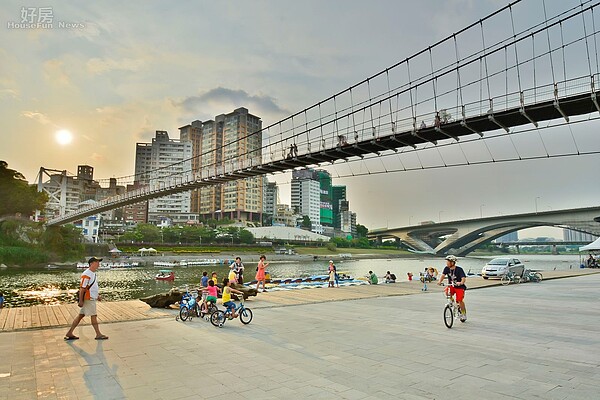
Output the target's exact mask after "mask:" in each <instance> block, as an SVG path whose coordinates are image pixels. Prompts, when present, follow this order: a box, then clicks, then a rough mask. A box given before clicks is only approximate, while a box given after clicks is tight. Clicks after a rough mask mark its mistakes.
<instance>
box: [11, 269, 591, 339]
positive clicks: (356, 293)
mask: <svg viewBox="0 0 600 400" xmlns="http://www.w3.org/2000/svg"><path fill="white" fill-rule="evenodd" d="M596 273H600V270H597V269H595V270H590V269H577V270H569V271H544V272H543V275H544V281H546V280H549V279H558V278H568V277H573V276H581V275H588V274H596ZM467 285H468V286H469V289H470V290H472V289H479V288H485V287H490V286H498V285H500V281H499V280H497V279H494V280H484V279H481V278H470V279H469V280H468V282H467ZM526 285H535V283H527V284H526ZM428 287H429V292H433V291H438V292H439V291H441V290H442V289H441V288H438V287H437V286H436V285H435V283H433V284H428ZM422 288H423V284H422V283H421V282H419V281H418V280H416V281H412V282H399V283H395V284H389V285H386V284H380V285H361V286H345V287H340V288H319V289H301V290H281V291H270V292H267V293H259V295H258V296H257V297H251V298H249V299H248V302H247V306H248V307H250V308H256V309H259V308H269V307H285V306H293V305H301V304H314V303H322V302H329V301H342V300H356V299H366V298H374V297H387V296H405V295H411V294H422V293H428V292H423V291H422V290H421V289H422ZM78 312H79V308H78V307H77V305H76V304H60V305H53V306H44V305H37V306H32V307H15V308H3V309H1V310H0V332H9V331H18V330H24V329H44V328H57V327H66V326H69V325H70V324H71V322H72V321H73V319H74V318H75V317H76V316H77V314H78ZM176 314H177V309H157V308H151V307H150V306H149V305H147V304H146V303H144V302H142V301H140V300H128V301H118V302H99V303H98V321H99V322H100V323H111V322H126V321H139V320H146V319H155V318H166V317H175V315H176ZM82 324H83V325H89V324H90V320H89V318H85V319H84V320H83V321H82Z"/></svg>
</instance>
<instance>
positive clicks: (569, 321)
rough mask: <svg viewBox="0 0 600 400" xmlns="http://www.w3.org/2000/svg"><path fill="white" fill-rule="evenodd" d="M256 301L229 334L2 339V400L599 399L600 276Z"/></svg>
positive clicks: (110, 331) (141, 324)
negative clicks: (250, 316) (248, 318)
mask: <svg viewBox="0 0 600 400" xmlns="http://www.w3.org/2000/svg"><path fill="white" fill-rule="evenodd" d="M436 289H437V290H436V291H432V292H427V293H423V294H422V295H420V296H388V297H376V298H366V299H356V300H353V301H329V302H323V303H320V304H306V305H297V306H294V307H270V308H262V309H261V308H257V309H255V312H254V320H253V321H252V323H251V324H249V325H246V326H245V325H242V324H241V323H240V322H239V321H238V320H233V321H228V322H227V323H226V324H225V326H224V327H223V328H220V329H219V328H215V327H213V326H212V325H210V324H209V323H207V322H205V321H203V320H200V319H194V320H193V321H191V322H189V321H188V322H177V321H175V319H174V318H161V319H152V320H142V321H135V322H122V323H113V324H106V325H103V326H102V330H103V332H104V333H105V334H107V335H109V336H110V339H109V340H107V341H95V340H94V339H93V337H94V333H93V330H92V328H91V327H89V326H82V327H79V328H78V329H77V331H76V334H78V335H79V336H80V337H81V339H80V340H77V341H73V342H65V341H63V340H62V336H63V335H64V329H41V330H23V331H18V332H7V333H1V334H0V360H1V362H0V399H2V400H4V399H7V400H8V399H11V400H12V399H144V400H152V399H198V398H206V399H225V398H228V399H231V398H237V399H281V398H286V399H305V398H309V399H310V398H314V399H318V398H325V399H391V398H393V399H453V400H454V399H457V398H459V399H512V400H514V399H594V398H598V393H600V369H599V368H598V367H599V364H600V357H599V356H598V354H600V337H599V335H598V332H599V331H600V309H599V308H598V307H597V305H598V300H600V290H599V289H600V275H591V276H582V277H576V278H570V279H560V280H551V281H544V282H542V283H541V284H529V285H509V286H506V287H503V286H497V287H490V288H488V289H487V290H473V291H467V296H466V301H467V306H468V310H469V321H467V322H466V323H464V324H460V323H458V325H457V326H455V327H454V328H452V329H447V328H446V327H445V326H444V324H443V320H442V308H443V305H444V302H445V299H444V297H443V296H442V294H441V293H440V291H439V288H436Z"/></svg>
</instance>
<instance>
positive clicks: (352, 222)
mask: <svg viewBox="0 0 600 400" xmlns="http://www.w3.org/2000/svg"><path fill="white" fill-rule="evenodd" d="M340 225H341V226H340V230H341V231H342V232H344V233H345V234H346V235H348V236H352V237H353V238H355V237H356V213H353V212H352V211H350V210H346V211H341V212H340Z"/></svg>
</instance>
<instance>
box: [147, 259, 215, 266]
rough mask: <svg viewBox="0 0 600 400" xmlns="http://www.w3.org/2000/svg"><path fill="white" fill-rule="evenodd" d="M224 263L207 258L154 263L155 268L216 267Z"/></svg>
mask: <svg viewBox="0 0 600 400" xmlns="http://www.w3.org/2000/svg"><path fill="white" fill-rule="evenodd" d="M223 263H224V261H223V260H221V259H218V258H209V259H202V260H181V261H154V266H155V267H168V268H174V267H191V266H195V265H217V264H223Z"/></svg>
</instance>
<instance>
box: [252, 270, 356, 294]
mask: <svg viewBox="0 0 600 400" xmlns="http://www.w3.org/2000/svg"><path fill="white" fill-rule="evenodd" d="M265 278H266V279H265V283H266V287H267V289H281V290H286V289H303V288H309V287H326V286H327V285H328V284H329V275H312V276H307V277H304V278H276V279H271V276H270V274H269V273H268V272H267V273H266V274H265ZM338 280H339V282H340V286H353V285H365V284H367V282H366V281H364V280H360V279H355V278H353V277H352V276H350V275H349V274H348V273H344V272H339V273H338ZM256 283H257V282H256V280H254V281H250V282H247V283H244V284H245V285H248V286H252V285H256Z"/></svg>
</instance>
